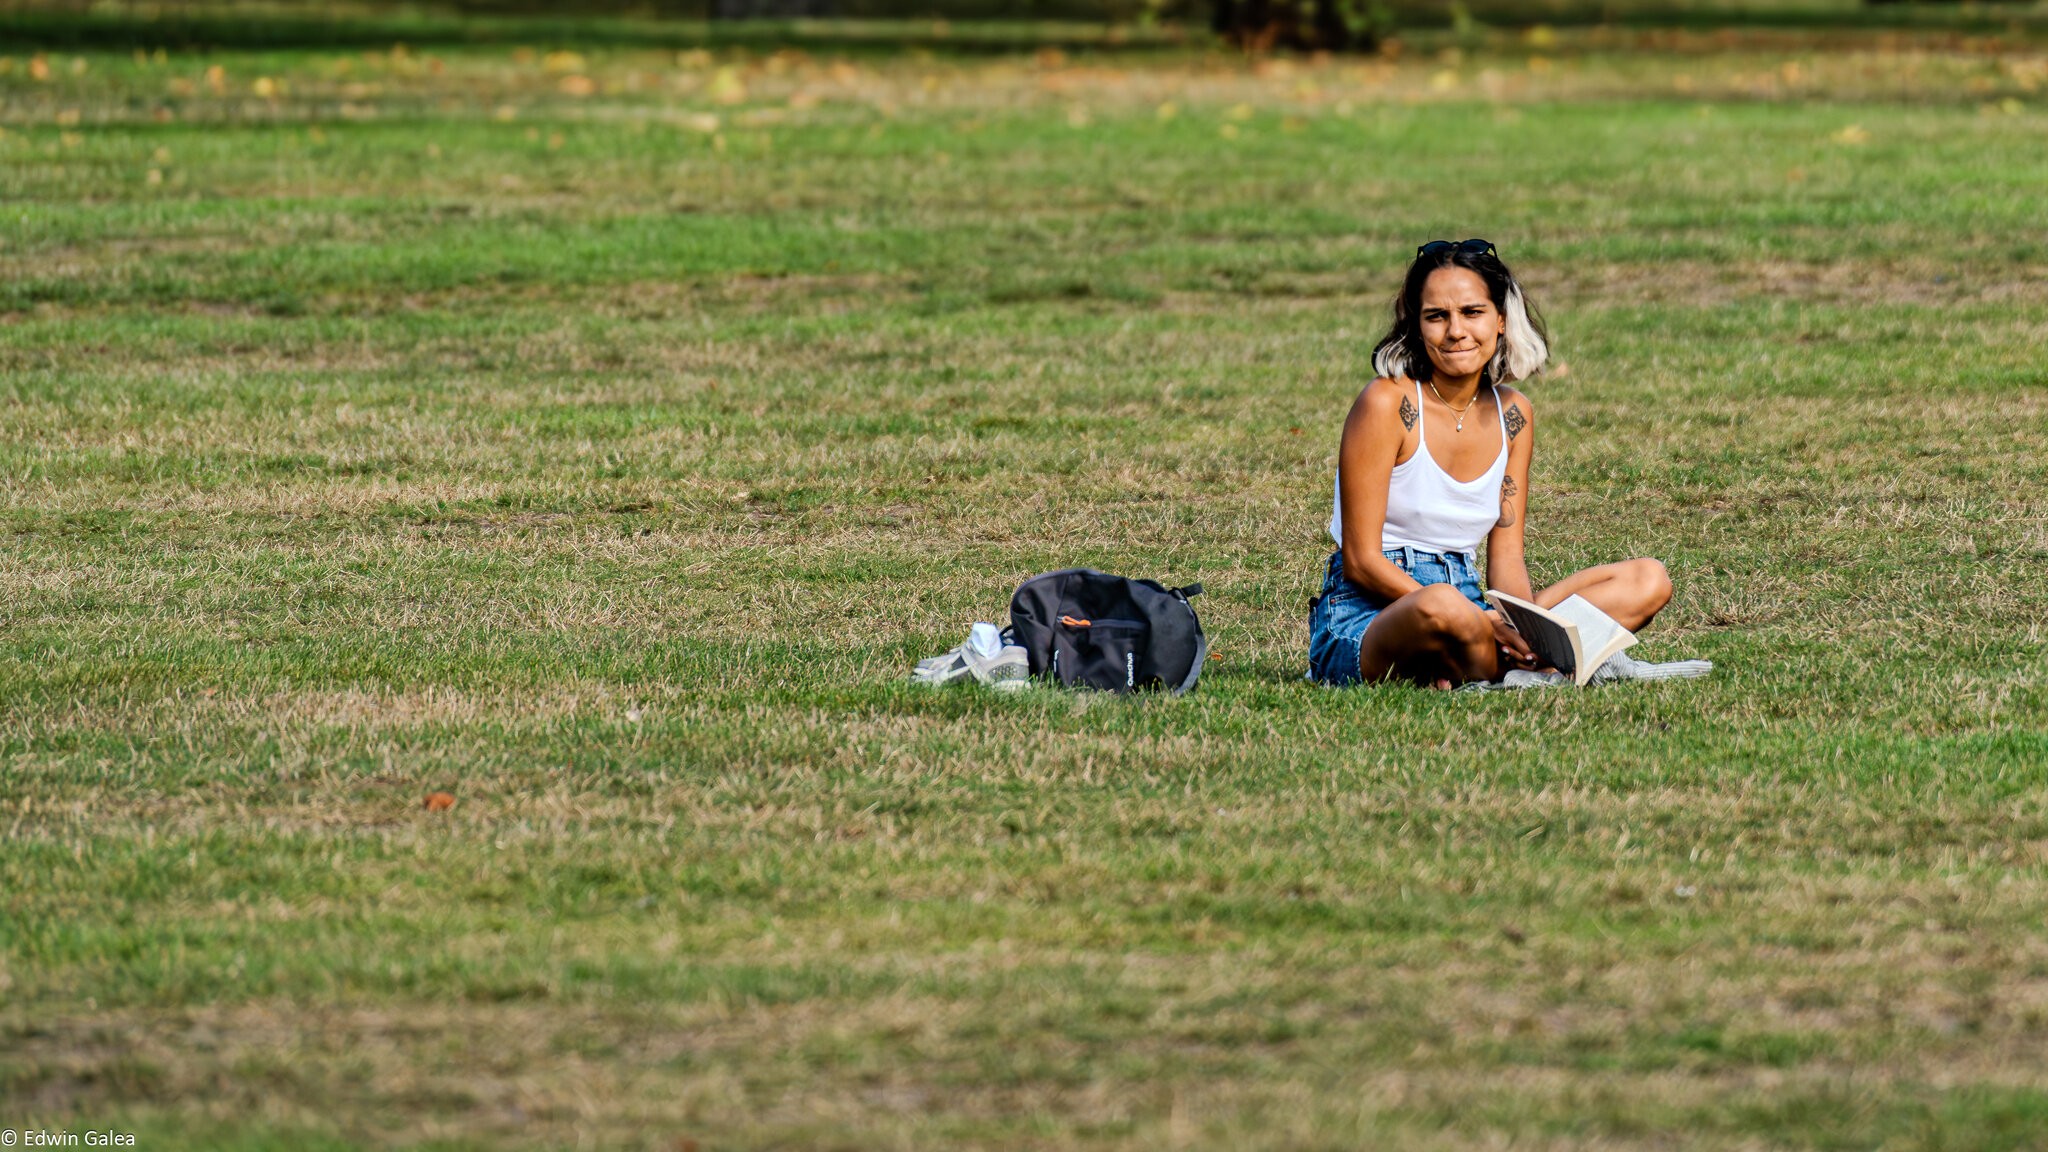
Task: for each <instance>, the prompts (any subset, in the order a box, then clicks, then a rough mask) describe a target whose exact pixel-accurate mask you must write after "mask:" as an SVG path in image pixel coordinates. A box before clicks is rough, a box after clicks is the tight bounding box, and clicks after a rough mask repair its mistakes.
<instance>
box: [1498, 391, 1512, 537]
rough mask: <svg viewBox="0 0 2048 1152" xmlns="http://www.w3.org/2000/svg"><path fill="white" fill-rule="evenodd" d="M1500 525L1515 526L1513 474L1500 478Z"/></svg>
mask: <svg viewBox="0 0 2048 1152" xmlns="http://www.w3.org/2000/svg"><path fill="white" fill-rule="evenodd" d="M1509 411H1511V412H1512V411H1513V409H1509ZM1500 526H1501V527H1502V528H1512V527H1514V526H1515V478H1514V477H1513V476H1503V477H1501V478H1500Z"/></svg>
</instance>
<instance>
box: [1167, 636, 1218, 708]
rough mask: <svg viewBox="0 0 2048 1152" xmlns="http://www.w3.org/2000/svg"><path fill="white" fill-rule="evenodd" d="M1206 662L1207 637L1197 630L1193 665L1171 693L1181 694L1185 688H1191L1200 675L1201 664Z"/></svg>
mask: <svg viewBox="0 0 2048 1152" xmlns="http://www.w3.org/2000/svg"><path fill="white" fill-rule="evenodd" d="M1208 662H1209V641H1208V638H1207V637H1204V636H1203V635H1202V634H1201V633H1200V632H1197V633H1195V663H1194V666H1193V667H1191V668H1189V669H1188V678H1187V679H1185V680H1183V681H1181V682H1180V687H1178V688H1175V689H1174V690H1173V694H1174V695H1175V696H1181V695H1185V694H1186V693H1187V690H1188V689H1190V688H1193V687H1194V686H1195V680H1196V679H1197V678H1199V677H1200V676H1201V675H1202V665H1204V664H1206V663H1208Z"/></svg>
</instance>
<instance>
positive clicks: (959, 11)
mask: <svg viewBox="0 0 2048 1152" xmlns="http://www.w3.org/2000/svg"><path fill="white" fill-rule="evenodd" d="M451 6H452V7H453V8H455V9H457V10H459V11H466V12H475V13H492V14H499V15H511V14H519V15H551V16H552V15H563V14H565V13H564V8H565V7H566V6H565V5H563V4H561V3H559V2H551V0H455V2H454V3H453V4H452V5H451ZM574 10H575V11H576V12H580V13H586V14H595V13H607V14H616V15H635V16H653V17H680V18H687V19H711V20H792V19H825V18H840V19H856V20H858V19H875V20H883V19H906V18H907V19H927V20H1025V21H1035V20H1072V21H1085V22H1090V23H1096V22H1108V23H1119V24H1138V25H1148V24H1155V23H1159V22H1162V21H1167V20H1173V21H1178V22H1181V23H1185V24H1207V25H1208V26H1210V27H1211V28H1213V29H1215V30H1216V31H1217V32H1218V33H1219V34H1221V35H1222V36H1224V37H1225V38H1226V39H1229V40H1230V41H1232V42H1233V43H1237V44H1239V45H1241V46H1243V47H1246V48H1250V49H1254V50H1256V49H1263V48H1276V47H1279V48H1300V49H1327V50H1331V51H1345V50H1362V49H1366V48H1371V47H1373V46H1374V45H1376V44H1377V43H1378V42H1379V41H1380V39H1381V38H1382V37H1384V36H1385V35H1386V34H1387V33H1388V32H1390V31H1391V30H1392V28H1393V22H1394V21H1393V15H1392V11H1391V9H1390V8H1389V7H1388V6H1387V4H1386V3H1385V0H584V2H582V3H578V4H576V5H575V6H574Z"/></svg>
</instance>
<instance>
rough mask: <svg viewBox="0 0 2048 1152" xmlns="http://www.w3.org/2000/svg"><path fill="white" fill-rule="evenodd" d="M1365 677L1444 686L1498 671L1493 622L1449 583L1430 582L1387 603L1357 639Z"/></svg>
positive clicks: (1485, 678) (1483, 678)
mask: <svg viewBox="0 0 2048 1152" xmlns="http://www.w3.org/2000/svg"><path fill="white" fill-rule="evenodd" d="M1358 671H1359V674H1360V675H1361V676H1363V677H1364V678H1365V679H1366V680H1367V681H1374V680H1385V679H1388V678H1389V677H1399V678H1401V679H1403V680H1413V681H1415V682H1416V683H1419V684H1433V685H1436V686H1438V687H1444V688H1448V687H1450V686H1452V685H1454V684H1462V683H1464V682H1465V681H1467V680H1491V679H1493V678H1494V677H1496V676H1498V675H1499V674H1500V653H1499V651H1498V650H1497V649H1496V648H1495V647H1494V642H1493V625H1491V624H1490V623H1488V622H1487V619H1486V615H1485V614H1484V613H1482V612H1481V611H1480V610H1479V609H1478V607H1477V606H1475V605H1474V604H1473V603H1472V602H1471V601H1470V600H1467V599H1465V597H1464V595H1463V594H1462V593H1460V592H1459V591H1458V590H1457V589H1456V588H1454V587H1452V586H1451V585H1449V584H1431V585H1428V586H1426V587H1423V588H1418V589H1416V590H1415V591H1413V592H1410V593H1409V594H1407V595H1406V596H1403V597H1401V598H1400V599H1399V600H1396V601H1394V602H1393V603H1392V604H1389V605H1387V607H1386V609H1385V610H1384V611H1382V612H1381V613H1380V614H1379V615H1378V616H1377V617H1375V618H1374V619H1373V622H1372V626H1371V627H1369V628H1367V629H1366V630H1365V635H1364V636H1361V637H1359V641H1358Z"/></svg>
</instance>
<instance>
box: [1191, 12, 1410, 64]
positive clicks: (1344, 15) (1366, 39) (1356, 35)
mask: <svg viewBox="0 0 2048 1152" xmlns="http://www.w3.org/2000/svg"><path fill="white" fill-rule="evenodd" d="M1214 23H1215V27H1216V31H1217V33H1218V34H1220V35H1221V36H1222V37H1223V38H1224V39H1226V40H1229V41H1230V42H1231V43H1233V44H1236V45H1237V46H1238V47H1240V48H1244V49H1247V50H1250V51H1261V50H1264V49H1267V48H1293V49H1297V50H1305V51H1315V50H1318V49H1320V50H1323V51H1329V52H1364V51H1368V50H1370V49H1372V48H1374V47H1377V46H1378V44H1379V42H1380V41H1381V40H1382V39H1383V38H1385V36H1386V35H1387V34H1388V33H1389V32H1391V31H1392V30H1393V16H1392V13H1390V12H1389V11H1388V10H1387V7H1386V5H1385V4H1384V3H1382V2H1381V0H1216V18H1215V21H1214Z"/></svg>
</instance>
